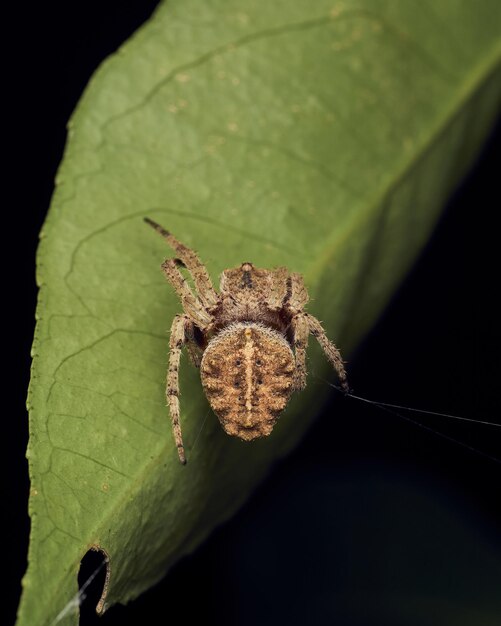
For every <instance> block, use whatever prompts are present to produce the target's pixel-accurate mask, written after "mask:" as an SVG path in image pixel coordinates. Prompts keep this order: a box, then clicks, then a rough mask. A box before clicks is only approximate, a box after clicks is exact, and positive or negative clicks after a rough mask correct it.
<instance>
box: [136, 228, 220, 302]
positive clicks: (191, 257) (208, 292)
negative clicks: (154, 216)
mask: <svg viewBox="0 0 501 626" xmlns="http://www.w3.org/2000/svg"><path fill="white" fill-rule="evenodd" d="M144 221H145V222H146V223H147V224H149V225H150V226H151V227H152V228H153V229H154V230H156V231H157V233H159V234H160V235H161V236H162V237H163V238H164V239H165V240H166V241H167V243H168V244H169V246H170V247H171V248H172V249H173V250H174V251H175V252H176V254H177V255H178V256H179V258H180V260H181V261H182V262H183V264H184V265H185V267H186V269H187V270H188V271H189V272H190V274H191V275H192V277H193V282H194V283H195V288H196V290H197V292H198V293H197V295H198V297H199V298H200V301H201V302H202V304H203V306H204V307H206V308H210V307H213V306H215V305H216V304H217V303H218V302H219V296H218V294H217V293H216V291H215V289H214V287H213V285H212V281H211V279H210V276H209V272H208V271H207V269H206V268H205V266H204V265H203V264H202V262H201V261H200V259H199V258H198V256H197V254H196V253H195V252H194V251H193V250H192V249H191V248H188V246H185V245H184V244H183V243H181V242H180V241H178V240H177V239H176V238H175V237H174V235H172V234H171V233H170V232H169V231H168V230H165V228H162V226H160V224H157V223H156V222H154V221H153V220H151V219H150V218H149V217H145V218H144Z"/></svg>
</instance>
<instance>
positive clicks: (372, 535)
mask: <svg viewBox="0 0 501 626" xmlns="http://www.w3.org/2000/svg"><path fill="white" fill-rule="evenodd" d="M155 4H156V3H155V2H149V1H145V0H141V1H140V0H136V1H135V2H132V1H130V2H126V1H124V0H121V1H117V0H108V1H107V2H106V3H97V2H85V3H84V2H72V3H67V4H65V5H63V4H62V3H61V4H59V3H43V4H42V3H24V4H23V5H22V7H18V9H17V11H18V13H12V17H11V18H10V19H7V20H6V25H8V30H9V31H10V32H9V33H8V43H9V44H10V46H9V49H10V57H9V58H10V63H9V67H8V72H12V89H8V90H7V91H8V93H9V97H8V98H6V101H7V104H10V105H12V107H13V110H12V112H11V113H10V114H8V116H7V117H6V120H7V127H6V130H7V139H11V138H12V146H11V147H10V148H9V149H8V152H7V149H6V152H5V155H8V156H9V159H8V164H9V165H10V167H9V168H8V171H11V172H12V173H11V174H9V176H7V177H6V179H5V180H4V186H5V188H6V189H7V191H8V192H9V194H8V201H7V207H6V209H4V215H5V216H6V218H7V224H6V225H5V224H4V237H3V240H4V241H3V243H4V245H3V249H4V253H7V258H6V261H4V268H3V269H4V272H3V274H4V293H7V294H11V295H10V297H9V298H8V301H9V305H8V306H7V305H6V304H5V301H4V313H5V314H6V316H7V320H6V323H5V324H4V329H5V330H4V332H5V334H6V336H7V339H8V341H7V347H8V349H9V350H8V355H5V357H4V362H5V363H6V364H8V370H9V372H8V374H7V377H6V378H5V377H4V381H5V383H4V397H7V399H8V401H9V406H8V408H7V410H6V411H5V413H4V416H5V419H4V423H3V428H4V436H3V437H2V439H3V441H4V453H6V454H4V457H5V459H6V463H7V467H8V470H7V473H5V474H4V475H5V476H6V477H7V480H6V484H5V486H3V487H2V491H3V501H4V506H3V509H2V510H3V518H4V519H3V522H4V525H6V531H4V533H6V534H4V537H6V536H7V537H9V538H10V539H9V540H8V541H4V542H3V548H2V552H3V554H4V555H6V557H7V567H6V568H4V572H5V574H6V578H7V580H6V582H4V583H3V585H2V588H3V589H2V594H1V595H2V599H3V602H2V613H3V612H4V611H3V609H5V616H6V617H5V619H4V618H2V619H1V620H0V621H1V622H2V623H6V624H10V623H13V621H14V616H15V610H16V606H17V603H18V598H19V593H20V579H21V577H22V575H23V573H24V570H25V567H26V552H27V544H28V533H29V520H28V517H27V514H26V501H27V494H28V477H27V464H26V461H25V458H24V451H25V448H26V442H27V431H28V429H27V415H26V411H25V408H24V404H25V397H26V388H27V385H28V380H29V366H30V356H29V354H30V347H31V341H32V336H33V327H34V309H35V303H36V286H35V282H34V267H35V250H36V246H37V236H38V232H39V229H40V227H41V225H42V223H43V220H44V217H45V214H46V211H47V208H48V206H49V202H50V197H51V194H52V188H53V179H54V176H55V173H56V170H57V167H58V164H59V162H60V159H61V157H62V151H63V147H64V141H65V136H66V131H65V124H66V121H67V120H68V118H69V116H70V114H71V113H72V111H73V109H74V107H75V105H76V103H77V101H78V99H79V97H80V95H81V93H82V90H83V89H84V87H85V84H86V83H87V81H88V79H89V78H90V76H91V75H92V73H93V71H94V70H95V69H96V67H97V66H98V65H99V64H100V62H101V61H102V60H103V59H104V58H106V57H107V56H108V55H109V54H110V53H112V52H113V51H114V50H115V49H116V48H117V47H118V46H119V45H120V43H122V42H123V41H124V40H125V39H126V38H127V37H129V35H131V34H132V33H133V32H134V31H135V30H136V29H137V27H138V26H139V25H140V24H141V23H142V22H143V21H144V20H145V19H146V18H147V17H148V16H149V15H150V13H151V11H152V10H153V8H154V6H155ZM20 11H22V13H21V12H20ZM9 77H10V76H9ZM4 145H7V144H4ZM500 145H501V143H500V131H499V124H498V128H497V130H496V131H495V132H494V133H493V136H492V137H491V139H490V141H489V143H488V144H487V146H486V147H485V149H484V151H483V153H482V155H481V157H480V159H479V161H478V162H477V164H476V166H475V168H474V169H473V171H472V173H471V174H470V176H469V177H468V178H467V179H466V180H465V181H464V182H463V184H462V185H461V187H460V188H459V189H458V190H457V191H456V193H455V194H454V196H453V198H452V199H451V200H450V202H449V205H448V208H447V210H446V212H445V213H444V216H443V218H442V220H441V222H440V224H439V227H438V228H437V230H436V232H435V234H434V236H433V238H432V240H431V241H430V243H429V245H428V246H427V249H426V250H425V251H424V253H423V255H422V257H421V259H420V260H419V262H418V263H417V265H416V267H415V268H414V270H413V272H412V273H411V275H410V276H409V277H408V279H407V281H406V282H405V284H404V285H403V286H402V288H401V289H400V290H399V292H398V293H397V294H396V296H395V298H394V299H393V302H392V304H391V306H390V307H389V308H388V310H387V311H386V313H385V315H384V317H383V319H382V320H381V321H380V322H379V324H378V325H377V326H376V327H375V328H374V330H373V331H372V333H371V335H370V336H369V337H368V338H367V340H366V341H365V342H364V344H363V346H362V347H361V348H360V349H359V351H358V353H357V354H356V355H353V356H352V358H351V362H350V364H349V374H350V383H351V385H352V387H353V388H354V389H355V391H356V392H357V393H358V394H360V395H363V396H366V397H369V398H374V399H380V400H383V401H386V402H395V403H398V404H404V405H409V406H415V407H422V408H425V409H430V410H436V411H443V412H447V413H454V414H457V415H464V416H471V417H475V418H477V419H484V420H491V421H494V420H497V421H501V417H500V410H499V409H500V405H501V402H500V399H499V393H498V388H499V385H498V376H499V370H500V368H499V366H498V363H499V358H500V357H499V350H500V348H501V336H500V335H501V332H500V329H499V319H500V312H501V310H500V305H499V303H498V302H496V298H497V296H498V291H499V275H498V267H499V264H498V249H499V230H498V229H497V224H496V218H497V213H498V210H499V194H498V193H497V191H498V189H497V182H498V181H497V178H498V176H499V174H498V172H499V164H500V163H501V158H500V157H501V150H500ZM9 196H10V198H9ZM309 384H316V385H322V384H323V383H322V382H321V381H319V380H318V379H315V378H314V377H311V378H310V382H309ZM416 418H417V419H420V420H422V421H423V423H425V424H427V425H429V426H431V427H432V428H434V429H437V430H440V431H441V432H443V433H445V434H447V435H448V436H451V437H454V438H456V439H458V440H460V441H462V442H465V443H466V444H468V445H470V446H473V447H475V448H477V449H478V450H480V451H484V452H486V453H488V454H491V455H493V456H495V457H498V458H501V436H500V435H499V431H497V430H496V429H495V428H489V427H481V426H475V425H465V424H461V423H454V422H452V421H448V420H444V419H440V418H437V417H428V418H426V419H425V418H423V417H417V416H416ZM500 479H501V464H500V463H496V462H494V461H491V460H489V459H487V458H485V457H482V456H480V455H479V454H475V453H473V452H471V451H469V450H468V449H466V448H463V447H461V446H459V445H456V444H453V443H451V442H450V441H447V440H444V439H442V438H440V437H439V436H438V435H434V434H432V433H429V432H428V431H424V430H422V429H420V428H418V427H416V426H414V425H412V424H410V423H408V422H406V421H404V420H401V419H399V418H398V417H396V416H394V415H391V414H387V413H385V412H382V411H380V410H378V409H377V408H375V407H371V406H368V405H362V404H360V403H357V402H356V401H355V400H350V399H345V398H342V397H338V396H336V394H333V396H332V401H331V403H330V404H329V405H328V406H327V407H326V408H325V411H324V414H323V416H322V417H321V418H320V419H319V420H318V421H317V422H316V424H315V425H314V426H313V428H312V429H311V430H310V431H309V433H308V435H307V436H306V437H305V439H304V440H303V442H302V443H301V445H300V446H299V448H298V449H297V450H296V452H295V453H294V454H293V455H291V456H290V457H289V458H287V459H286V460H284V461H282V462H281V463H279V464H277V466H276V467H275V469H274V471H273V473H272V474H271V476H270V477H269V479H268V480H267V481H266V483H265V484H263V485H262V486H261V488H260V489H259V490H258V491H257V492H256V493H255V494H254V496H253V497H252V498H251V500H250V501H249V502H248V503H247V504H246V505H245V507H244V508H243V509H242V510H241V511H240V513H239V514H238V515H237V516H235V517H234V518H233V520H232V521H230V522H229V523H227V524H226V525H225V526H224V527H221V528H219V529H218V530H216V531H215V532H214V533H213V535H212V537H211V538H210V539H209V540H208V541H207V542H206V543H205V544H204V546H202V547H201V548H200V549H199V550H198V551H197V552H196V554H194V555H192V556H190V557H188V558H186V559H184V560H183V561H182V562H181V563H179V564H178V565H177V566H176V567H175V568H174V569H173V570H171V572H170V573H169V574H168V576H167V577H166V578H165V579H164V581H163V582H162V583H161V584H160V585H158V586H157V587H155V588H154V589H152V590H150V591H148V592H147V593H145V594H144V595H143V596H141V598H139V599H138V600H137V601H136V602H134V603H133V604H131V605H129V606H128V607H126V608H124V607H117V608H114V609H112V610H111V611H110V612H109V613H107V614H106V615H105V616H104V617H103V618H102V619H100V620H99V622H97V618H95V617H94V614H93V606H95V603H96V601H97V600H96V594H97V595H98V589H97V588H99V585H102V579H100V578H99V577H98V579H96V584H95V585H93V587H96V589H94V591H92V588H91V589H90V590H89V595H90V597H89V599H88V600H87V601H86V602H85V603H84V605H83V607H82V614H83V618H82V622H81V623H82V624H94V623H100V624H102V626H109V625H111V624H122V625H123V624H137V623H140V622H141V621H146V623H159V624H160V623H162V624H163V623H174V621H177V620H183V621H185V622H186V621H188V622H189V621H191V620H192V619H193V618H194V617H195V616H196V614H197V613H198V614H200V615H202V616H203V621H204V623H206V624H212V623H214V624H216V623H217V624H219V625H221V626H224V625H226V624H228V625H229V624H244V625H247V624H249V625H250V624H256V623H260V624H281V623H284V624H285V623H287V624H303V623H305V622H308V623H310V624H331V623H336V624H340V625H341V626H344V625H352V624H353V625H355V624H357V625H358V624H360V625H362V624H370V623H381V622H384V623H385V624H434V623H452V621H453V618H455V617H456V615H462V616H463V618H464V619H465V621H464V622H462V623H465V624H470V623H471V624H479V625H481V624H482V623H486V624H487V623H491V622H490V621H484V622H482V621H478V615H477V614H475V615H477V617H475V616H473V617H471V620H472V621H468V619H469V617H468V615H470V613H468V611H469V610H470V609H472V610H475V611H478V610H480V611H485V614H486V615H487V616H488V617H492V616H493V615H495V610H496V607H497V609H498V610H501V598H500V597H499V596H501V563H500V560H501V540H500V539H499V530H500V529H501V510H500V505H499V492H500V489H499V485H500ZM95 558H97V557H93V558H90V559H89V560H88V562H86V563H85V564H84V573H83V578H84V579H85V576H86V575H88V574H89V573H90V572H92V571H93V568H94V567H95V565H96V561H95ZM93 559H94V560H93ZM496 588H497V590H498V593H496V591H495V589H496ZM93 594H94V595H93ZM496 596H498V597H496ZM444 605H445V606H446V608H445V609H444V608H443V606H444ZM430 607H431V608H430ZM434 611H437V613H436V614H435V612H434ZM440 611H444V612H442V613H441V612H440ZM421 612H422V615H423V616H422V617H420V615H421ZM156 615H157V616H159V617H157V618H154V617H153V616H156ZM472 615H473V614H472ZM411 616H412V617H411ZM443 616H446V619H445V621H444V617H443ZM465 616H466V617H465ZM484 617H485V616H484ZM436 619H437V620H439V621H435V620H436ZM492 623H495V619H493V621H492ZM34 626H36V625H34Z"/></svg>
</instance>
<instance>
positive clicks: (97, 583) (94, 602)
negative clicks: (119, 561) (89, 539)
mask: <svg viewBox="0 0 501 626" xmlns="http://www.w3.org/2000/svg"><path fill="white" fill-rule="evenodd" d="M109 575H110V572H109V557H108V554H107V553H106V552H105V551H104V550H103V549H102V548H99V547H98V546H93V547H92V548H91V549H90V550H89V551H88V552H87V553H86V554H85V555H84V557H83V558H82V560H81V561H80V569H79V571H78V593H79V600H78V601H79V604H80V625H81V626H92V625H94V624H100V623H102V620H100V618H99V615H100V614H101V613H102V612H103V611H104V601H105V598H106V591H107V588H108V580H109Z"/></svg>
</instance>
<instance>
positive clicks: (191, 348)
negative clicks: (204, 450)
mask: <svg viewBox="0 0 501 626" xmlns="http://www.w3.org/2000/svg"><path fill="white" fill-rule="evenodd" d="M144 221H145V222H146V223H148V224H149V225H150V226H152V227H153V228H154V229H155V230H156V231H157V232H158V233H159V234H160V235H162V237H164V238H165V240H166V241H167V243H168V244H169V245H170V247H171V248H172V249H173V250H174V251H175V252H176V254H177V256H178V258H176V259H166V260H165V261H164V262H163V263H162V270H163V272H164V274H165V277H166V278H167V280H168V281H169V282H170V283H171V285H172V286H173V287H174V289H175V291H176V293H177V294H178V296H179V297H180V298H181V303H182V305H183V309H184V314H182V315H176V316H175V317H174V321H173V322H172V327H171V335H170V357H169V368H168V371H167V389H166V396H167V403H168V405H169V410H170V415H171V419H172V430H173V432H174V438H175V440H176V446H177V450H178V454H179V460H180V461H181V463H186V457H185V453H184V446H183V439H182V435H181V425H180V423H179V375H178V372H179V362H180V358H181V349H182V348H183V346H186V348H187V350H188V355H189V357H190V359H191V361H192V362H193V364H194V365H195V367H197V368H200V369H201V378H202V385H203V387H204V389H205V394H206V396H207V398H208V400H209V403H210V405H211V407H212V409H213V410H214V412H215V413H216V415H217V416H218V417H219V421H220V422H221V425H222V427H223V428H224V430H225V431H226V432H227V433H228V434H229V435H235V436H237V437H240V439H244V440H245V441H251V440H252V439H256V438H257V437H264V436H266V435H269V434H270V433H271V431H272V430H273V426H274V425H275V422H276V421H277V418H278V416H279V414H280V413H281V412H282V411H283V409H284V408H285V406H286V405H287V402H288V400H289V397H290V395H291V393H292V392H293V391H295V390H299V389H303V388H304V387H305V386H306V347H307V343H308V336H309V334H310V333H311V334H312V335H313V336H314V337H316V339H317V341H318V343H319V344H320V346H321V347H322V349H323V351H324V352H325V354H326V356H327V358H328V359H329V361H330V362H331V364H332V365H333V366H334V368H335V370H336V372H337V375H338V377H339V380H340V382H341V385H342V387H343V389H345V390H346V391H348V383H347V380H346V372H345V369H344V365H343V360H342V358H341V355H340V353H339V350H338V349H337V348H336V346H335V345H334V344H333V343H332V342H331V341H329V339H328V338H327V336H326V334H325V332H324V329H323V328H322V325H321V324H320V322H319V321H318V320H317V319H316V318H315V317H313V316H312V315H310V314H309V313H306V312H305V311H304V306H305V304H306V303H307V301H308V292H307V291H306V287H305V286H304V282H303V278H302V276H301V275H300V274H296V273H290V272H289V270H288V269H287V268H286V267H278V268H277V269H274V270H265V269H258V268H257V267H254V265H252V263H242V265H241V266H240V267H236V268H234V269H227V270H224V271H223V273H222V275H221V282H220V293H217V292H216V291H215V289H214V287H213V286H212V282H211V279H210V276H209V273H208V272H207V269H206V268H205V266H204V265H202V263H201V261H200V259H199V258H198V256H197V255H196V253H195V252H194V251H193V250H191V249H190V248H188V247H186V246H185V245H183V244H182V243H181V242H179V241H178V240H177V239H176V238H175V237H174V236H173V235H171V233H169V232H168V231H166V230H165V229H164V228H162V227H161V226H160V225H159V224H157V223H156V222H154V221H153V220H150V219H149V218H145V220H144ZM179 266H181V267H184V268H186V269H187V270H188V271H189V272H190V274H191V276H192V278H193V283H194V286H195V293H194V292H193V291H192V289H191V288H190V287H189V285H188V283H187V282H186V280H185V279H184V278H183V276H182V274H181V272H180V271H179ZM293 349H294V351H293Z"/></svg>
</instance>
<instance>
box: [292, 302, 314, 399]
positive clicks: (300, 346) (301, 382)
mask: <svg viewBox="0 0 501 626" xmlns="http://www.w3.org/2000/svg"><path fill="white" fill-rule="evenodd" d="M291 326H292V337H293V342H294V354H295V356H296V369H295V371H294V380H293V384H294V389H296V390H297V391H299V390H301V389H304V388H305V387H306V348H307V347H308V337H309V335H310V326H309V324H308V319H307V317H306V313H298V314H297V315H295V316H294V317H293V318H292V322H291Z"/></svg>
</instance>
